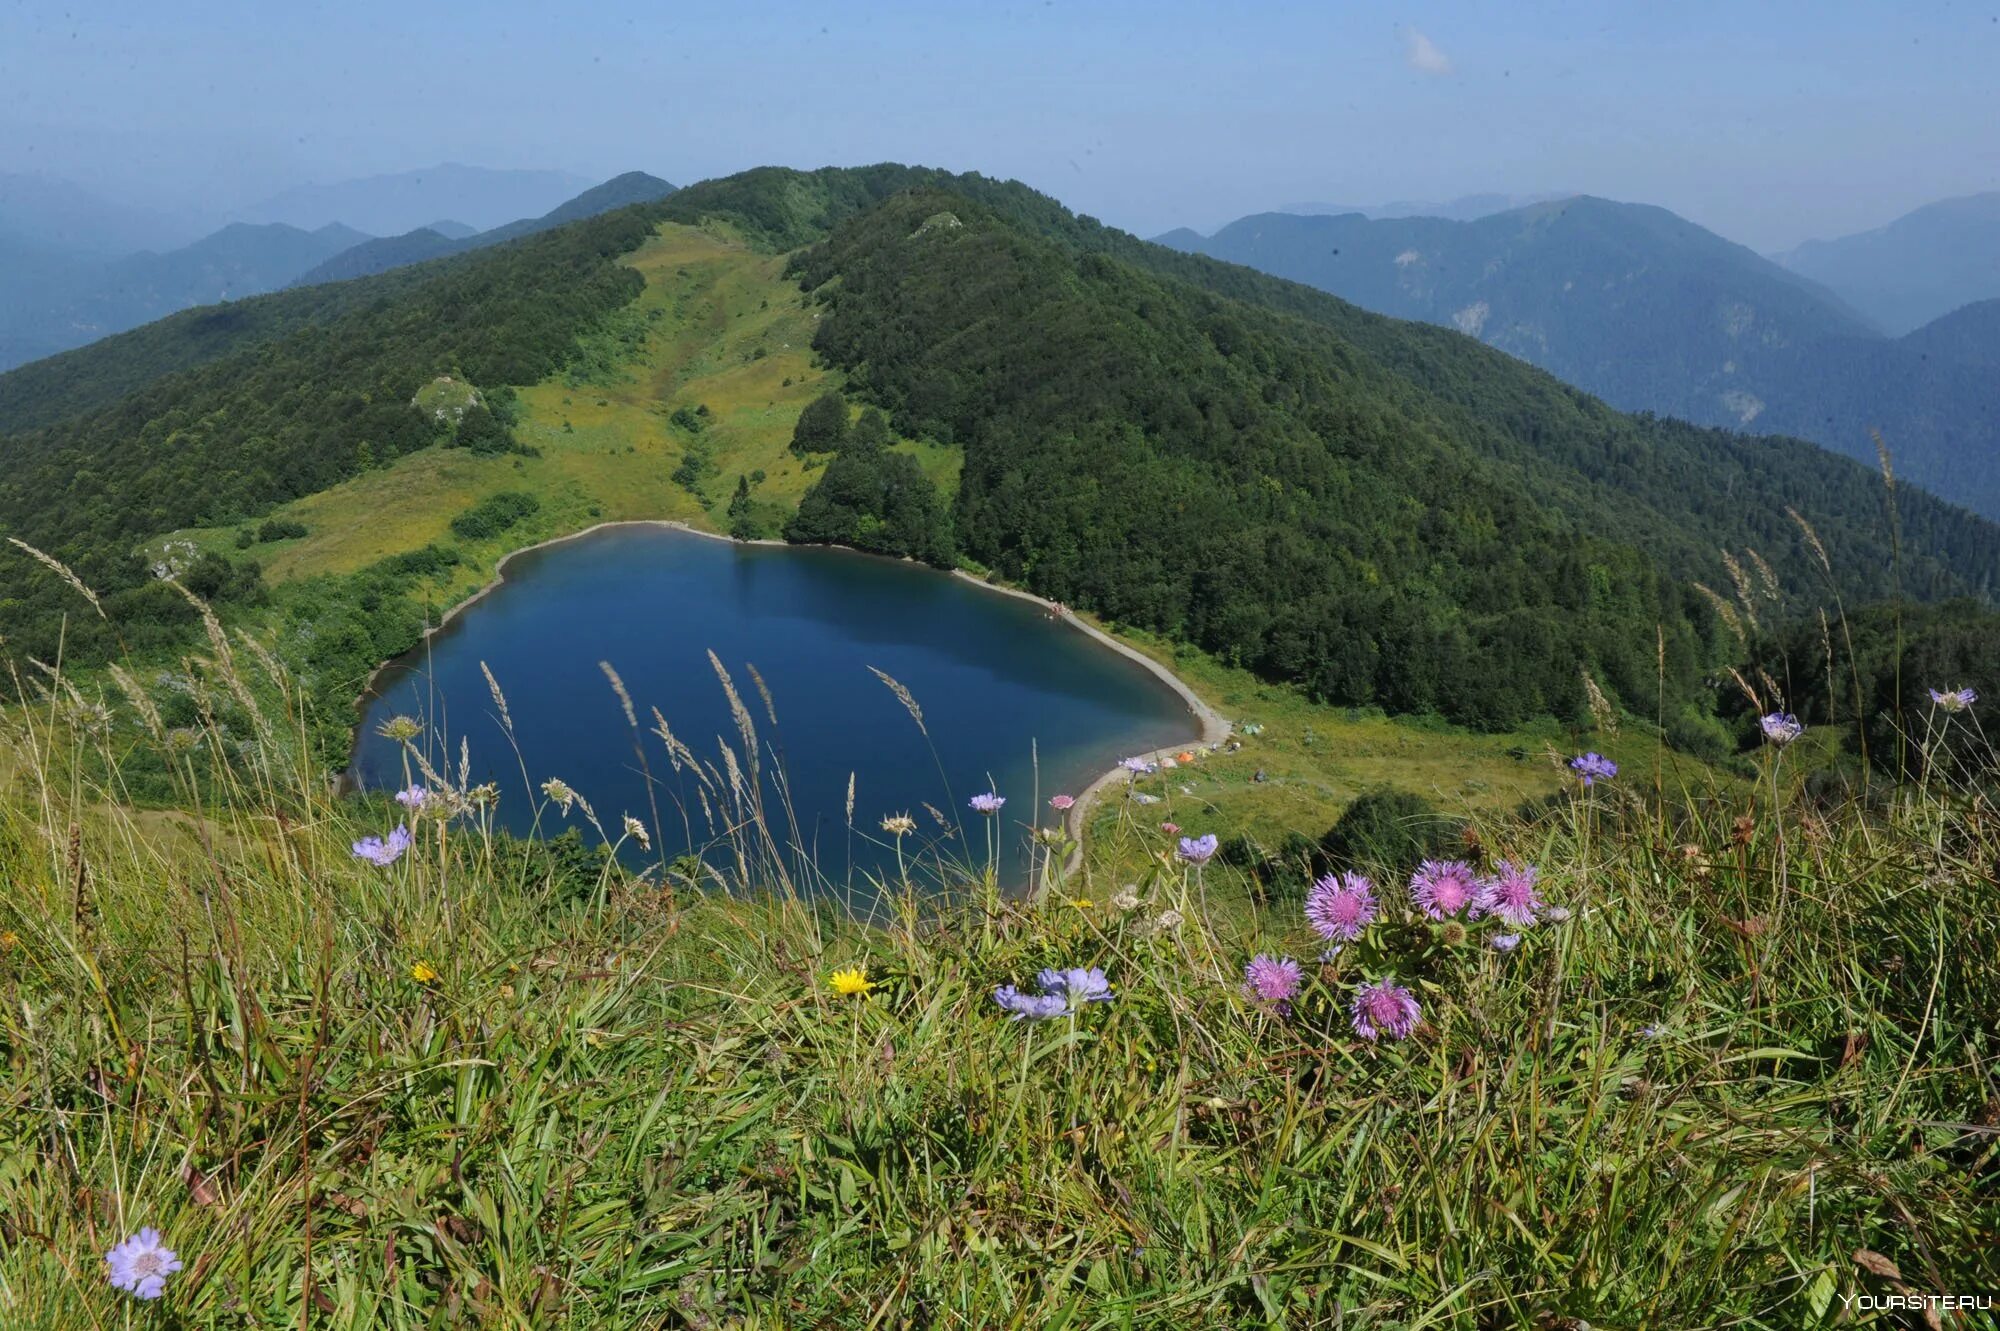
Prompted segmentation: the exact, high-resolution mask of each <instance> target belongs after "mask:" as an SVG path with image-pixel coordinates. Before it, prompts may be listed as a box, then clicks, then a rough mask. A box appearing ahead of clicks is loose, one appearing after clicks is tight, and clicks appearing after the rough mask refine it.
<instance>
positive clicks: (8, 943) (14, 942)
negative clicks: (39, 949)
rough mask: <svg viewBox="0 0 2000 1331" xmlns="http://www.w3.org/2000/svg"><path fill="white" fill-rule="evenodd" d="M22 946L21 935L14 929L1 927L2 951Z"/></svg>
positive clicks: (0, 948)
mask: <svg viewBox="0 0 2000 1331" xmlns="http://www.w3.org/2000/svg"><path fill="white" fill-rule="evenodd" d="M19 946H21V935H19V934H17V933H15V932H14V931H13V930H12V929H0V952H12V951H13V950H14V949H15V948H17V947H19Z"/></svg>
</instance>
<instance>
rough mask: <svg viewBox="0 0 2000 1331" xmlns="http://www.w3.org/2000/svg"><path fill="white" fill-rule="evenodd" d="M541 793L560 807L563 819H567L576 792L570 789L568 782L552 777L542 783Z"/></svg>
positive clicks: (574, 800) (574, 801)
mask: <svg viewBox="0 0 2000 1331" xmlns="http://www.w3.org/2000/svg"><path fill="white" fill-rule="evenodd" d="M542 793H543V794H544V795H547V796H548V797H549V798H550V799H551V800H554V801H555V802H556V804H557V805H558V806H560V807H561V809H562V811H563V817H565V818H567V817H569V811H570V806H571V805H573V804H575V803H576V792H575V791H574V790H572V789H570V784H569V782H567V781H563V780H561V779H559V778H557V777H553V776H552V777H550V778H549V779H548V780H546V781H544V782H542Z"/></svg>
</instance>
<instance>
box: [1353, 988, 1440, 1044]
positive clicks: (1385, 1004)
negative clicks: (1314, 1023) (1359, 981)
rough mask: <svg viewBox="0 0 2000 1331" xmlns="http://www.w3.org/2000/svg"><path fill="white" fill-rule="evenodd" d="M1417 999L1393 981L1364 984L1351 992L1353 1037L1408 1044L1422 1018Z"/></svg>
mask: <svg viewBox="0 0 2000 1331" xmlns="http://www.w3.org/2000/svg"><path fill="white" fill-rule="evenodd" d="M1422 1015H1423V1012H1422V1009H1421V1008H1419V1007H1418V1006H1417V996H1416V995H1415V994H1413V993H1411V992H1410V991H1409V990H1407V989H1405V988H1404V987H1403V986H1402V985H1400V984H1397V983H1396V981H1395V980H1394V979H1393V978H1392V979H1387V980H1383V981H1381V982H1379V983H1377V984H1364V985H1362V986H1361V987H1360V988H1359V989H1357V990H1355V991H1354V1007H1353V1018H1354V1033H1355V1034H1356V1035H1358V1036H1360V1037H1361V1038H1362V1039H1364V1040H1379V1039H1381V1038H1382V1037H1383V1036H1385V1035H1386V1036H1388V1037H1390V1038H1391V1039H1394V1040H1407V1039H1409V1038H1410V1032H1411V1031H1414V1030H1415V1029H1416V1028H1417V1019H1418V1017H1420V1016H1422Z"/></svg>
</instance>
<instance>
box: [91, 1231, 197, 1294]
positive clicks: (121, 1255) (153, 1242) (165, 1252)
mask: <svg viewBox="0 0 2000 1331" xmlns="http://www.w3.org/2000/svg"><path fill="white" fill-rule="evenodd" d="M104 1265H105V1267H106V1268H107V1277H108V1278H109V1280H110V1281H111V1288H113V1289H123V1290H129V1291H131V1293H132V1296H133V1297H134V1298H139V1299H157V1298H159V1297H160V1295H162V1294H164V1293H166V1292H167V1277H168V1276H170V1275H172V1274H173V1273H174V1272H176V1271H178V1270H180V1269H181V1259H180V1258H179V1257H178V1256H176V1255H175V1253H174V1250H173V1249H172V1248H169V1247H168V1246H167V1244H166V1240H165V1239H164V1238H163V1237H162V1236H161V1234H160V1231H159V1230H157V1229H154V1228H153V1227H152V1226H151V1225H148V1226H147V1227H146V1228H144V1229H142V1230H140V1231H139V1232H138V1233H137V1234H134V1235H132V1237H130V1238H128V1239H126V1240H125V1241H124V1242H123V1243H121V1244H119V1245H118V1246H117V1247H115V1248H113V1249H112V1250H111V1251H110V1252H107V1253H105V1254H104Z"/></svg>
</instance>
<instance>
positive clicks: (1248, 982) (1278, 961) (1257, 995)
mask: <svg viewBox="0 0 2000 1331" xmlns="http://www.w3.org/2000/svg"><path fill="white" fill-rule="evenodd" d="M1302 983H1304V980H1303V978H1302V977H1301V975H1300V974H1299V963H1298V962H1296V961H1293V960H1292V959H1291V958H1290V957H1271V956H1266V955H1265V954H1264V953H1262V952H1259V953H1258V954H1257V955H1256V956H1254V957H1252V958H1250V961H1249V963H1248V964H1247V965H1245V966H1244V967H1243V996H1244V997H1245V998H1249V999H1252V1000H1254V1001H1256V1002H1259V1003H1268V1004H1270V1005H1271V1006H1272V1007H1275V1008H1277V1009H1278V1010H1279V1011H1280V1012H1290V1011H1291V1008H1292V999H1294V998H1296V997H1297V996H1298V992H1299V986H1300V985H1301V984H1302Z"/></svg>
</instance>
